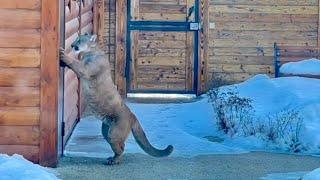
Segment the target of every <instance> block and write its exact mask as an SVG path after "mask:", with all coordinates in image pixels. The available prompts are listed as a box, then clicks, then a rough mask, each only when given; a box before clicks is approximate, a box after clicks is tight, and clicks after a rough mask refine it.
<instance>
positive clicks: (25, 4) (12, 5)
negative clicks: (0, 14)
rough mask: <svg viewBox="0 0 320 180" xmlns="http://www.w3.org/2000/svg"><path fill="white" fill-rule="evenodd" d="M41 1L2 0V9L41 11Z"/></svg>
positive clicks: (0, 3) (0, 6) (0, 5)
mask: <svg viewBox="0 0 320 180" xmlns="http://www.w3.org/2000/svg"><path fill="white" fill-rule="evenodd" d="M40 7H41V0H23V1H21V0H1V2H0V8H7V9H40Z"/></svg>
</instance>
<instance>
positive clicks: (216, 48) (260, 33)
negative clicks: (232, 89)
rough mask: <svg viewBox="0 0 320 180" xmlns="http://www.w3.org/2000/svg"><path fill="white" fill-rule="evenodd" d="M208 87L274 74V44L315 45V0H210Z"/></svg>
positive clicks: (316, 27) (316, 26) (317, 13)
mask: <svg viewBox="0 0 320 180" xmlns="http://www.w3.org/2000/svg"><path fill="white" fill-rule="evenodd" d="M209 3H210V5H209V21H210V23H211V28H210V30H209V38H208V41H209V42H208V44H209V59H208V69H207V70H208V73H207V77H208V82H207V83H208V86H212V85H213V86H218V85H220V84H230V83H236V82H240V81H243V80H245V79H248V78H250V77H251V76H253V75H255V74H258V73H265V74H268V75H270V76H273V73H274V68H273V53H274V52H273V44H274V42H277V43H279V44H281V45H289V46H318V37H319V35H318V34H319V33H318V32H319V31H318V29H319V28H318V27H319V25H318V21H319V6H318V5H319V2H318V0H305V1H293V0H280V1H279V0H266V1H260V0H251V1H246V0H239V1H234V0H210V1H209Z"/></svg>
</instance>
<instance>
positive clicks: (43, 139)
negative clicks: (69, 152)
mask: <svg viewBox="0 0 320 180" xmlns="http://www.w3.org/2000/svg"><path fill="white" fill-rule="evenodd" d="M59 6H60V1H57V0H56V1H53V0H42V1H41V71H40V72H41V73H40V76H41V80H40V81H41V86H40V102H41V104H40V152H39V163H40V164H41V165H43V166H50V167H55V166H56V165H57V161H58V152H57V150H58V147H57V144H58V143H57V137H58V136H57V123H58V90H59V85H58V83H59V82H58V81H59V80H58V79H59V46H60V43H59V33H60V25H59V23H60V22H59V19H60V12H59Z"/></svg>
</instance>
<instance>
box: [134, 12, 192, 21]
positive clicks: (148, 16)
mask: <svg viewBox="0 0 320 180" xmlns="http://www.w3.org/2000/svg"><path fill="white" fill-rule="evenodd" d="M139 15H140V18H139V19H138V20H149V21H185V20H186V14H181V13H179V14H166V13H164V14H163V13H139Z"/></svg>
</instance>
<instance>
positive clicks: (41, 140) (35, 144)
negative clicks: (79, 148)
mask: <svg viewBox="0 0 320 180" xmlns="http://www.w3.org/2000/svg"><path fill="white" fill-rule="evenodd" d="M58 48H59V1H52V0H23V1H21V0H2V1H0V153H6V154H14V153H18V154H21V155H23V156H24V157H25V158H27V159H29V160H32V161H33V162H36V163H40V164H42V165H44V166H55V165H56V163H57V151H56V149H57V143H56V142H57V118H58V72H59V71H58V68H59V60H58V54H59V53H58V52H59V51H58Z"/></svg>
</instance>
